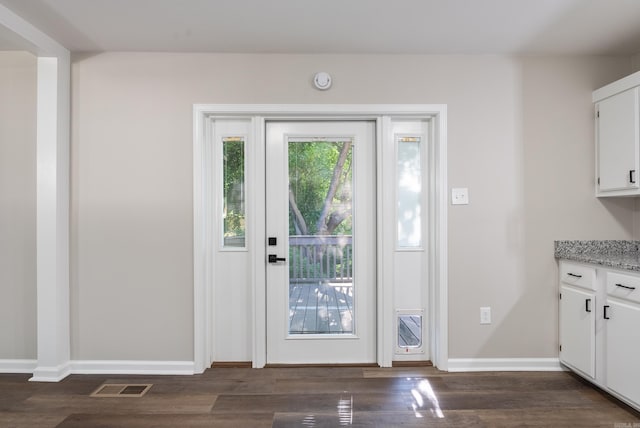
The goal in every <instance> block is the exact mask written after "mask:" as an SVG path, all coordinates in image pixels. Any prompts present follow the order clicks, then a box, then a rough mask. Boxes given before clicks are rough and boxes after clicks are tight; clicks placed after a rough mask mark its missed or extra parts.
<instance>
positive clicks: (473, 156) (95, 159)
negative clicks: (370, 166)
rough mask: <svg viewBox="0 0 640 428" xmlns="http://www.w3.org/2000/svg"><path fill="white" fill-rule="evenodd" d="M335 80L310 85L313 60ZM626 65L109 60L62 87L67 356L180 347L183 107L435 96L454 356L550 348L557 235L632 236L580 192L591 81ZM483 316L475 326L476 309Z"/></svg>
mask: <svg viewBox="0 0 640 428" xmlns="http://www.w3.org/2000/svg"><path fill="white" fill-rule="evenodd" d="M320 70H324V71H328V72H330V73H331V74H332V76H333V79H334V85H333V87H332V89H331V90H329V91H326V92H320V91H317V90H314V89H313V88H312V86H311V78H312V76H313V74H314V73H315V72H317V71H320ZM629 72H630V61H629V59H628V58H544V57H541V58H524V59H523V58H511V57H502V56H407V55H389V56H385V55H365V56H348V55H215V54H163V53H107V54H99V55H94V56H92V55H85V56H83V57H77V58H76V59H75V61H74V64H73V71H72V73H73V81H72V88H73V89H72V92H73V94H72V100H73V112H72V135H73V138H72V250H71V251H72V256H71V257H72V258H71V278H72V285H71V287H72V289H71V293H72V358H73V359H156V360H187V359H192V358H193V355H192V353H193V351H192V349H193V328H192V323H193V314H192V287H193V285H192V282H193V274H192V265H193V260H192V258H193V255H192V237H191V231H192V183H191V180H192V165H191V163H192V157H191V156H192V150H191V145H192V105H193V104H194V103H444V104H447V105H448V118H449V123H448V125H449V129H448V136H449V185H450V187H468V188H469V191H470V200H471V203H470V205H467V206H454V207H450V213H449V236H450V241H449V264H450V267H449V278H450V283H449V301H450V303H449V314H450V315H449V320H450V338H449V340H450V350H449V355H450V357H452V358H463V357H514V356H526V357H552V356H557V327H556V324H555V319H556V310H557V303H556V293H555V287H556V280H555V277H554V275H555V270H556V265H555V260H554V258H553V240H554V239H605V238H607V239H617V238H619V239H629V238H631V237H632V232H633V230H632V229H633V210H634V207H633V201H631V200H626V201H625V200H616V201H611V202H606V201H605V202H602V201H599V200H597V199H595V197H594V196H593V194H594V190H593V152H594V149H593V123H592V113H591V112H592V106H591V91H592V90H593V89H595V88H597V87H599V86H602V85H604V84H606V83H608V82H610V81H613V80H615V79H617V78H619V77H622V76H623V75H625V74H628V73H629ZM480 306H491V307H492V308H493V318H494V323H493V324H492V325H489V326H480V325H479V309H478V308H479V307H480Z"/></svg>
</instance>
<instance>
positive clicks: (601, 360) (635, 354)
mask: <svg viewBox="0 0 640 428" xmlns="http://www.w3.org/2000/svg"><path fill="white" fill-rule="evenodd" d="M560 296H561V297H560V316H559V323H560V325H559V333H560V361H561V362H562V363H563V364H564V365H566V366H567V367H568V368H570V369H571V370H573V371H575V372H576V373H578V374H580V375H581V376H583V377H584V378H586V379H588V380H590V381H591V382H593V383H594V384H596V385H598V386H599V387H601V388H602V389H604V390H606V391H608V392H610V393H611V394H612V395H614V396H616V397H618V398H620V399H621V400H623V401H625V402H626V403H627V404H629V405H631V406H633V407H635V408H636V409H638V410H640V274H632V273H627V272H622V271H617V270H613V269H607V268H601V267H597V268H596V267H591V266H588V265H584V264H578V263H573V262H567V261H561V262H560Z"/></svg>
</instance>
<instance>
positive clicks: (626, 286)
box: [616, 284, 636, 290]
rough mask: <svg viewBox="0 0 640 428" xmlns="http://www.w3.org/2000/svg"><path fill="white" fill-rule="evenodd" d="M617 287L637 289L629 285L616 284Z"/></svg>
mask: <svg viewBox="0 0 640 428" xmlns="http://www.w3.org/2000/svg"><path fill="white" fill-rule="evenodd" d="M616 287H622V288H626V289H627V290H635V289H636V287H630V286H628V285H622V284H616Z"/></svg>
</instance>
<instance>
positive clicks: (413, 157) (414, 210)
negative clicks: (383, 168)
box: [396, 137, 422, 248]
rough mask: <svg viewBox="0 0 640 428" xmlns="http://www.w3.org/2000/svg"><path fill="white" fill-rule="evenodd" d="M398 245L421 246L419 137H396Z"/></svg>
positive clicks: (404, 246)
mask: <svg viewBox="0 0 640 428" xmlns="http://www.w3.org/2000/svg"><path fill="white" fill-rule="evenodd" d="M397 141H398V155H397V156H398V164H397V171H398V177H397V180H398V187H397V190H398V195H397V198H398V200H397V204H398V210H397V214H396V215H397V218H398V247H399V248H412V247H420V246H422V160H421V155H420V137H400V138H398V140H397Z"/></svg>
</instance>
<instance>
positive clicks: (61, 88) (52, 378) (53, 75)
mask: <svg viewBox="0 0 640 428" xmlns="http://www.w3.org/2000/svg"><path fill="white" fill-rule="evenodd" d="M69 70H70V64H69V60H68V58H65V57H39V58H38V83H37V85H38V89H37V99H38V107H37V125H36V129H37V143H36V152H37V154H36V156H37V317H38V320H37V326H38V337H37V345H38V362H37V367H36V369H35V371H34V373H33V377H32V378H31V379H30V380H32V381H39V382H57V381H59V380H61V379H63V378H64V377H66V376H67V375H68V374H69V371H70V367H69V360H70V352H71V351H70V326H69V98H70V97H69V85H70V79H69V74H70V71H69Z"/></svg>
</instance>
